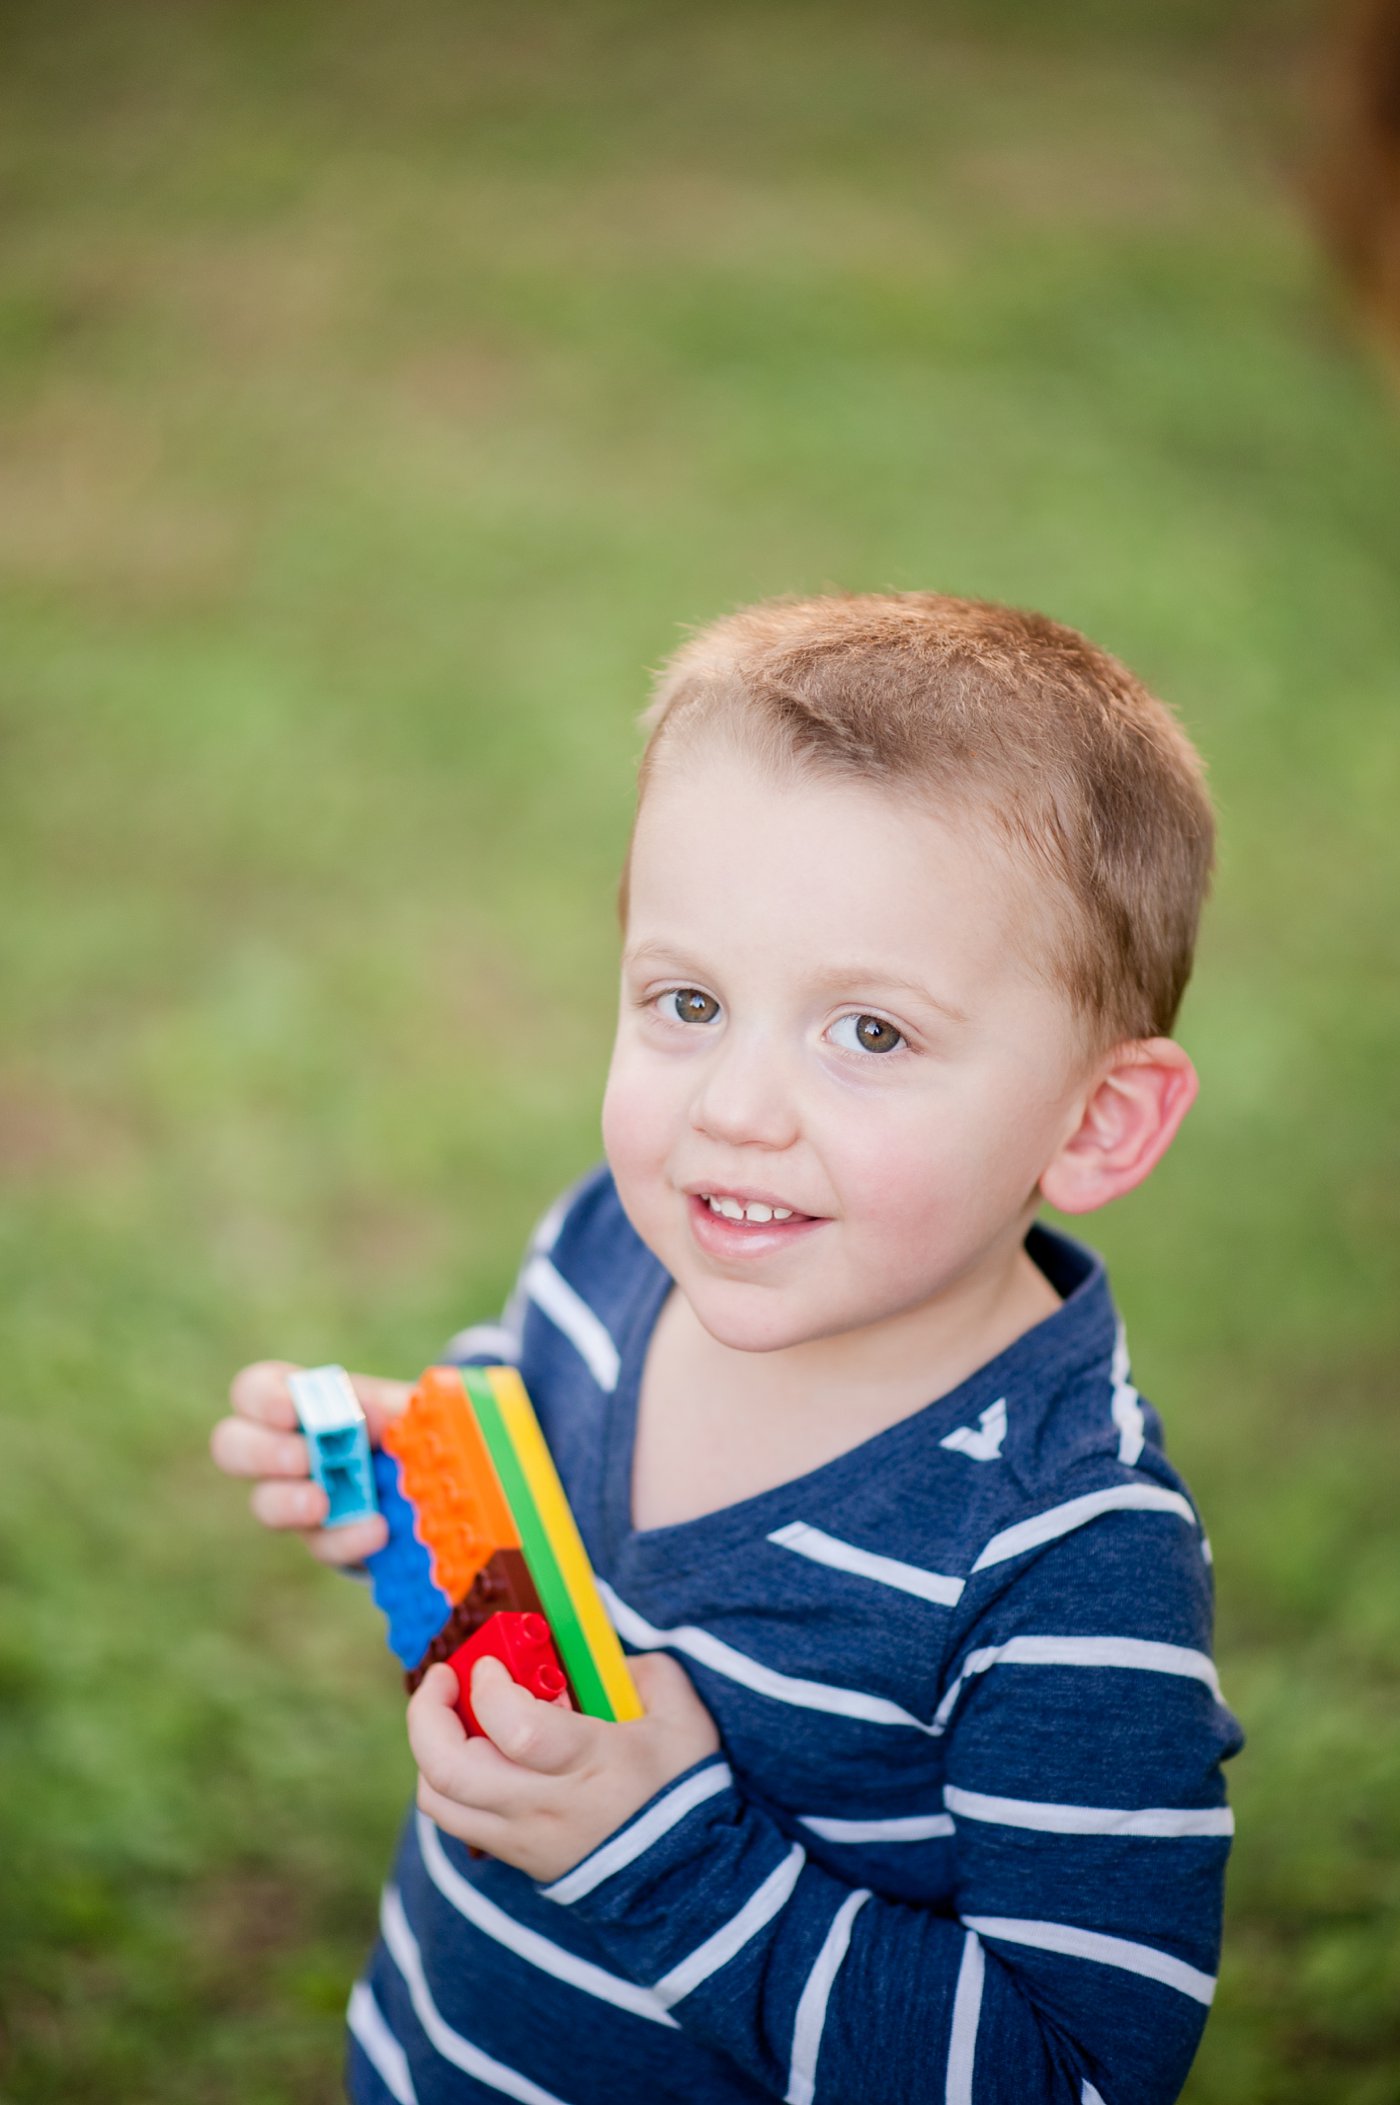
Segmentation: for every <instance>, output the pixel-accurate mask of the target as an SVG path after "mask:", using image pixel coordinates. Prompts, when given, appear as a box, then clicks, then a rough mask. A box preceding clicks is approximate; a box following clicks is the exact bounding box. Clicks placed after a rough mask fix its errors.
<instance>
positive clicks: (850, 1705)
mask: <svg viewBox="0 0 1400 2105" xmlns="http://www.w3.org/2000/svg"><path fill="white" fill-rule="evenodd" d="M598 1591H599V1593H600V1594H601V1595H602V1599H603V1606H604V1607H605V1608H606V1609H607V1611H608V1617H609V1620H610V1621H611V1622H612V1624H613V1627H614V1628H615V1629H616V1631H617V1633H618V1635H619V1637H624V1638H626V1640H627V1642H628V1644H632V1645H637V1646H639V1647H640V1648H642V1649H643V1650H645V1651H655V1650H658V1649H660V1648H662V1647H665V1648H667V1649H668V1650H670V1651H673V1652H684V1653H686V1654H687V1655H688V1656H689V1657H690V1658H691V1659H698V1660H699V1661H700V1663H701V1665H702V1666H708V1667H712V1668H713V1669H714V1671H715V1673H717V1674H723V1675H724V1676H725V1678H726V1680H729V1681H737V1682H738V1683H739V1684H740V1686H741V1687H743V1688H749V1689H752V1690H753V1691H754V1693H755V1695H759V1696H771V1697H772V1699H773V1701H774V1702H775V1703H791V1704H794V1705H795V1706H796V1707H797V1708H798V1709H799V1710H826V1711H830V1712H831V1713H832V1714H833V1715H834V1716H836V1717H842V1718H864V1719H865V1720H866V1721H867V1722H868V1723H869V1724H872V1725H912V1726H913V1727H914V1730H915V1731H916V1732H930V1731H932V1730H934V1729H935V1728H934V1727H932V1726H929V1725H926V1724H925V1723H924V1721H923V1719H922V1718H916V1717H915V1716H913V1714H912V1713H911V1712H910V1711H907V1710H901V1709H900V1707H899V1705H898V1704H897V1703H891V1702H890V1700H889V1698H888V1697H887V1696H871V1695H867V1694H866V1692H865V1690H864V1689H860V1688H838V1687H836V1686H834V1685H833V1684H832V1683H831V1682H828V1681H802V1680H799V1679H798V1678H797V1677H796V1675H793V1674H780V1673H779V1672H778V1670H777V1668H776V1667H771V1666H764V1665H763V1664H762V1662H761V1661H760V1660H757V1659H750V1657H749V1656H748V1654H747V1653H746V1652H736V1651H735V1649H734V1647H733V1646H732V1645H727V1644H725V1643H724V1642H723V1640H722V1639H720V1638H718V1637H712V1636H711V1634H710V1632H709V1631H708V1630H701V1629H699V1628H697V1627H696V1625H695V1624H693V1623H679V1624H677V1625H676V1627H675V1628H674V1629H672V1630H661V1629H658V1628H657V1626H656V1624H655V1623H649V1622H648V1621H647V1619H646V1617H645V1616H644V1615H639V1614H638V1613H637V1610H636V1609H635V1608H629V1607H628V1605H627V1603H626V1601H624V1600H622V1599H620V1598H619V1596H618V1595H617V1594H616V1593H614V1591H613V1589H612V1587H611V1586H609V1584H608V1582H607V1580H606V1579H601V1578H600V1579H599V1581H598Z"/></svg>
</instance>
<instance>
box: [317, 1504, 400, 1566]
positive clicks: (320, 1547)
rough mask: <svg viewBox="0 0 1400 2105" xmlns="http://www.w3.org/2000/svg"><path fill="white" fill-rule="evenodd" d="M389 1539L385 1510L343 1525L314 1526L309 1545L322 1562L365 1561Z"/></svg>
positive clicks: (319, 1561) (318, 1560) (354, 1562)
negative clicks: (330, 1526) (383, 1512)
mask: <svg viewBox="0 0 1400 2105" xmlns="http://www.w3.org/2000/svg"><path fill="white" fill-rule="evenodd" d="M388 1540H389V1523H388V1521H387V1520H386V1519H385V1518H384V1515H383V1514H382V1513H371V1514H370V1515H369V1516H368V1517H367V1518H366V1519H364V1520H350V1521H347V1522H346V1523H345V1525H344V1526H343V1527H339V1528H313V1529H312V1531H311V1533H310V1534H309V1535H308V1536H307V1538H306V1546H307V1548H308V1549H309V1550H310V1552H311V1554H312V1556H313V1557H315V1559H316V1560H317V1562H318V1563H320V1564H363V1563H364V1561H365V1558H366V1557H372V1556H373V1555H374V1553H375V1551H376V1550H382V1549H383V1547H384V1545H385V1543H386V1542H387V1541H388Z"/></svg>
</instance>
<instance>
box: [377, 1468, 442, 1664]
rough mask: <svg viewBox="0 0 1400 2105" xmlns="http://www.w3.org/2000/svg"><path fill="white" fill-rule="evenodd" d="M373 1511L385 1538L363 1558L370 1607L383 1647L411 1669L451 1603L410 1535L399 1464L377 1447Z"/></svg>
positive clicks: (409, 1508) (420, 1546)
mask: <svg viewBox="0 0 1400 2105" xmlns="http://www.w3.org/2000/svg"><path fill="white" fill-rule="evenodd" d="M374 1481H375V1485H376V1487H377V1489H378V1492H379V1510H380V1512H381V1513H382V1514H383V1515H384V1518H385V1519H386V1520H387V1521H388V1523H389V1540H388V1541H387V1543H386V1544H385V1545H384V1547H383V1549H382V1550H376V1551H375V1553H374V1555H373V1556H372V1557H367V1558H366V1559H365V1569H366V1570H367V1571H368V1573H369V1577H370V1584H371V1586H372V1587H373V1589H374V1604H375V1606H376V1608H378V1610H379V1612H380V1614H381V1615H382V1616H383V1617H384V1618H385V1621H386V1622H387V1624H388V1626H389V1627H388V1630H387V1632H386V1635H387V1637H388V1640H389V1649H390V1651H392V1652H395V1653H396V1654H397V1655H398V1657H399V1659H400V1660H401V1661H402V1662H403V1664H404V1665H405V1666H406V1667H415V1666H417V1664H418V1662H419V1660H420V1659H421V1658H422V1657H423V1654H424V1653H425V1652H426V1651H427V1649H428V1646H429V1645H430V1644H431V1643H432V1641H433V1639H434V1638H435V1637H436V1636H437V1634H438V1631H439V1630H440V1629H441V1628H442V1626H443V1624H444V1623H445V1622H446V1621H447V1618H448V1616H449V1615H451V1613H452V1603H451V1601H449V1600H448V1598H447V1595H446V1594H445V1593H444V1592H443V1590H442V1588H441V1587H440V1586H439V1585H438V1584H437V1583H436V1582H435V1580H434V1578H433V1567H432V1559H431V1557H430V1556H429V1555H428V1552H427V1550H426V1549H425V1548H424V1546H423V1544H422V1543H421V1542H420V1541H419V1540H418V1537H417V1535H416V1533H415V1532H414V1522H415V1518H416V1516H415V1513H414V1509H413V1506H412V1503H411V1502H410V1501H409V1500H408V1499H406V1498H405V1497H404V1495H403V1491H402V1489H401V1488H400V1485H399V1465H398V1463H397V1462H396V1461H395V1459H394V1457H393V1456H392V1455H388V1454H385V1453H384V1452H383V1450H382V1449H379V1450H377V1451H376V1453H375V1457H374Z"/></svg>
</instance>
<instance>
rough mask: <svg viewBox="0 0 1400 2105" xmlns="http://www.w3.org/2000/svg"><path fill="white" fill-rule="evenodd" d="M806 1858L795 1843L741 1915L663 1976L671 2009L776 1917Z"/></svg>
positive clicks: (661, 1989) (660, 1990)
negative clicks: (673, 2004)
mask: <svg viewBox="0 0 1400 2105" xmlns="http://www.w3.org/2000/svg"><path fill="white" fill-rule="evenodd" d="M806 1861H807V1852H806V1850H805V1849H804V1848H803V1847H802V1844H801V1843H800V1842H794V1843H793V1845H792V1847H791V1849H790V1850H789V1851H788V1853H787V1855H786V1856H785V1857H784V1858H783V1861H782V1863H781V1864H779V1865H778V1866H777V1868H776V1870H773V1871H770V1872H769V1874H768V1876H767V1878H766V1879H765V1880H764V1881H763V1884H762V1885H761V1886H760V1887H759V1888H758V1890H757V1892H755V1893H752V1894H750V1896H749V1898H748V1899H747V1900H746V1901H745V1902H744V1905H743V1907H742V1908H740V1910H739V1912H738V1914H737V1915H732V1916H731V1917H730V1919H729V1921H728V1922H726V1923H724V1924H723V1925H722V1927H721V1928H719V1929H717V1930H716V1931H715V1933H714V1935H713V1936H712V1937H707V1938H706V1939H705V1941H704V1943H703V1944H697V1945H696V1947H695V1950H694V1951H693V1952H691V1953H690V1954H689V1955H688V1957H686V1958H684V1959H682V1960H681V1962H680V1964H679V1965H678V1966H673V1967H672V1968H671V1970H670V1972H669V1973H664V1974H663V1975H662V1976H661V1979H660V1980H659V1981H657V1982H656V1983H655V1989H656V1993H657V1995H659V1996H660V1998H661V2000H662V2002H663V2003H665V2004H666V2005H667V2007H668V2008H669V2007H670V2005H671V2004H672V2003H678V2002H680V2000H681V1998H682V1997H683V1996H687V1995H689V1994H691V1992H692V1991H693V1990H694V1989H696V1988H698V1987H699V1986H700V1983H701V1982H702V1981H708V1979H709V1978H710V1975H711V1974H712V1973H718V1972H719V1970H720V1968H721V1966H727V1965H728V1964H729V1962H730V1960H731V1959H732V1958H734V1957H735V1956H736V1954H737V1953H739V1952H741V1951H742V1950H743V1948H744V1946H745V1945H746V1944H747V1943H748V1942H749V1941H750V1939H751V1938H754V1937H756V1936H757V1935H758V1933H759V1931H760V1930H761V1929H762V1928H763V1927H764V1926H765V1924H767V1923H770V1922H771V1921H772V1920H773V1917H774V1916H775V1915H776V1914H777V1913H778V1911H779V1909H780V1908H784V1907H786V1905H787V1902H788V1899H789V1896H790V1895H791V1893H792V1889H793V1887H794V1886H795V1885H796V1884H797V1881H798V1877H799V1875H800V1873H801V1870H802V1866H803V1865H804V1864H805V1863H806Z"/></svg>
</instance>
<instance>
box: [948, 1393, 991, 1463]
mask: <svg viewBox="0 0 1400 2105" xmlns="http://www.w3.org/2000/svg"><path fill="white" fill-rule="evenodd" d="M978 1424H979V1425H980V1426H981V1428H982V1430H981V1431H980V1432H974V1431H973V1429H972V1427H971V1426H970V1425H960V1426H959V1427H958V1429H957V1431H956V1432H952V1433H949V1434H948V1436H947V1438H946V1439H943V1440H940V1441H939V1443H938V1444H939V1446H940V1447H950V1448H951V1449H952V1450H953V1453H954V1454H965V1455H966V1456H967V1458H968V1460H969V1462H996V1461H999V1460H1000V1458H1001V1443H1002V1441H1003V1440H1004V1439H1005V1438H1006V1398H1005V1397H1004V1396H998V1398H997V1400H996V1402H995V1403H993V1404H990V1405H989V1406H988V1408H987V1409H986V1410H985V1411H983V1413H982V1416H981V1417H980V1419H979V1420H978Z"/></svg>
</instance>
